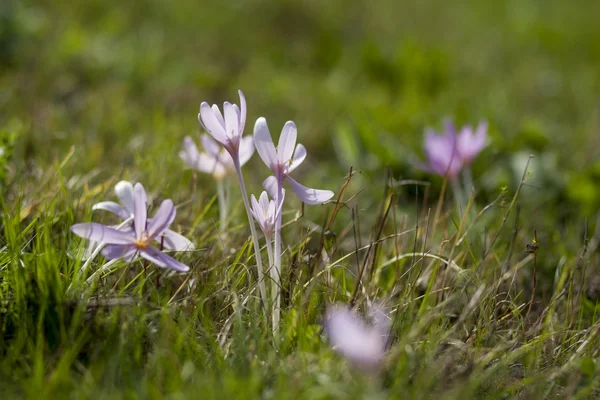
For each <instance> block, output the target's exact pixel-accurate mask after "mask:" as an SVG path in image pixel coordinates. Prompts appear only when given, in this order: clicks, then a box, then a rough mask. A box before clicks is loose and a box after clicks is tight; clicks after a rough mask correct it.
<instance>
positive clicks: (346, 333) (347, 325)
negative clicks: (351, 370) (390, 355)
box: [325, 304, 390, 371]
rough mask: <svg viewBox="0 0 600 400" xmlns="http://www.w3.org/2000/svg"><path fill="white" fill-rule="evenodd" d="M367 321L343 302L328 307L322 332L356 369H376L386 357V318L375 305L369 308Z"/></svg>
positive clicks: (387, 324) (387, 331)
mask: <svg viewBox="0 0 600 400" xmlns="http://www.w3.org/2000/svg"><path fill="white" fill-rule="evenodd" d="M369 317H370V318H371V319H372V324H367V323H366V322H364V321H363V319H362V318H361V317H360V316H358V315H357V313H356V312H355V311H354V310H351V309H350V308H349V307H348V306H347V305H345V304H337V305H333V306H330V307H329V308H328V309H327V313H326V316H325V332H326V333H327V337H328V338H329V342H330V343H331V345H332V346H333V348H334V350H335V351H337V352H338V353H340V354H341V355H343V356H344V357H345V358H347V359H348V360H349V361H350V362H352V363H353V364H354V365H356V366H357V367H358V368H360V369H362V370H365V371H376V370H377V369H379V367H380V366H381V364H382V362H383V359H384V357H385V353H386V349H387V344H388V336H389V330H390V323H389V318H388V316H387V315H386V314H385V312H384V311H383V310H382V309H381V308H380V307H378V306H373V307H372V308H371V309H370V310H369Z"/></svg>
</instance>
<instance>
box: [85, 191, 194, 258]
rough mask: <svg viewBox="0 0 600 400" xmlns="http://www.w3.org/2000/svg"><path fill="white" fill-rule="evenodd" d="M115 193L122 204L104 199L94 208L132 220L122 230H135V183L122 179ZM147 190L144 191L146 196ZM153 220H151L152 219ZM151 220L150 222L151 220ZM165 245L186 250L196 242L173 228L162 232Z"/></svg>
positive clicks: (169, 247)
mask: <svg viewBox="0 0 600 400" xmlns="http://www.w3.org/2000/svg"><path fill="white" fill-rule="evenodd" d="M140 188H141V189H140V190H144V187H143V186H142V185H140ZM115 193H116V194H117V197H118V198H119V200H120V201H121V204H118V203H115V202H114V201H102V202H100V203H96V204H94V205H93V206H92V210H104V211H108V212H111V213H113V214H115V215H117V216H119V217H120V218H121V219H123V221H125V222H127V221H129V222H131V223H125V224H122V226H121V227H120V228H119V230H120V231H133V230H134V229H133V222H132V221H133V218H134V207H133V193H134V189H133V185H132V184H131V182H127V181H120V182H119V183H117V184H116V185H115ZM145 197H146V192H145V191H144V198H145ZM150 221H151V220H150ZM150 221H149V222H150ZM159 241H160V242H161V243H162V244H163V246H164V247H165V248H167V249H169V250H175V251H184V250H192V249H193V248H194V244H193V243H192V242H190V241H189V240H188V239H187V238H186V237H185V236H183V235H180V234H179V233H177V232H175V231H172V230H171V229H165V231H164V232H162V236H161V238H160V240H159Z"/></svg>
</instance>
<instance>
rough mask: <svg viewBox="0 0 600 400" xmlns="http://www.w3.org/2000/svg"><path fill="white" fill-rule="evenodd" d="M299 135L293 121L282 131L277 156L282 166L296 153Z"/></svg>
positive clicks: (287, 123)
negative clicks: (295, 148)
mask: <svg viewBox="0 0 600 400" xmlns="http://www.w3.org/2000/svg"><path fill="white" fill-rule="evenodd" d="M297 135H298V129H297V128H296V124H295V123H294V122H293V121H288V122H286V123H285V125H284V126H283V129H282V130H281V136H279V143H278V144H277V156H278V157H279V162H280V163H281V164H285V163H288V162H289V161H290V160H291V158H292V154H293V153H294V147H295V146H296V136H297Z"/></svg>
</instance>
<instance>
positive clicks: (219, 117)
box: [210, 104, 225, 129]
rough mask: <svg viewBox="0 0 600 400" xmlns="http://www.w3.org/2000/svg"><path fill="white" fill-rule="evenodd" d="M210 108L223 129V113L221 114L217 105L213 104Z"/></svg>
mask: <svg viewBox="0 0 600 400" xmlns="http://www.w3.org/2000/svg"><path fill="white" fill-rule="evenodd" d="M210 109H211V110H212V112H213V114H215V118H217V121H219V124H220V125H221V126H222V127H223V129H225V119H224V118H223V114H221V110H219V106H218V105H216V104H213V105H212V107H211V108H210Z"/></svg>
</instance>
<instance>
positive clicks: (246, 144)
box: [239, 136, 254, 166]
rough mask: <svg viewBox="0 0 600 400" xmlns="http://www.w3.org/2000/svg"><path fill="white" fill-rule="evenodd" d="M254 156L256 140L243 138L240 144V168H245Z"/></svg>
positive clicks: (249, 137) (247, 137)
mask: <svg viewBox="0 0 600 400" xmlns="http://www.w3.org/2000/svg"><path fill="white" fill-rule="evenodd" d="M253 154H254V138H253V137H252V136H246V137H243V138H242V140H241V142H240V152H239V157H240V166H243V165H244V164H246V163H247V162H248V160H250V158H251V157H252V155H253Z"/></svg>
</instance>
